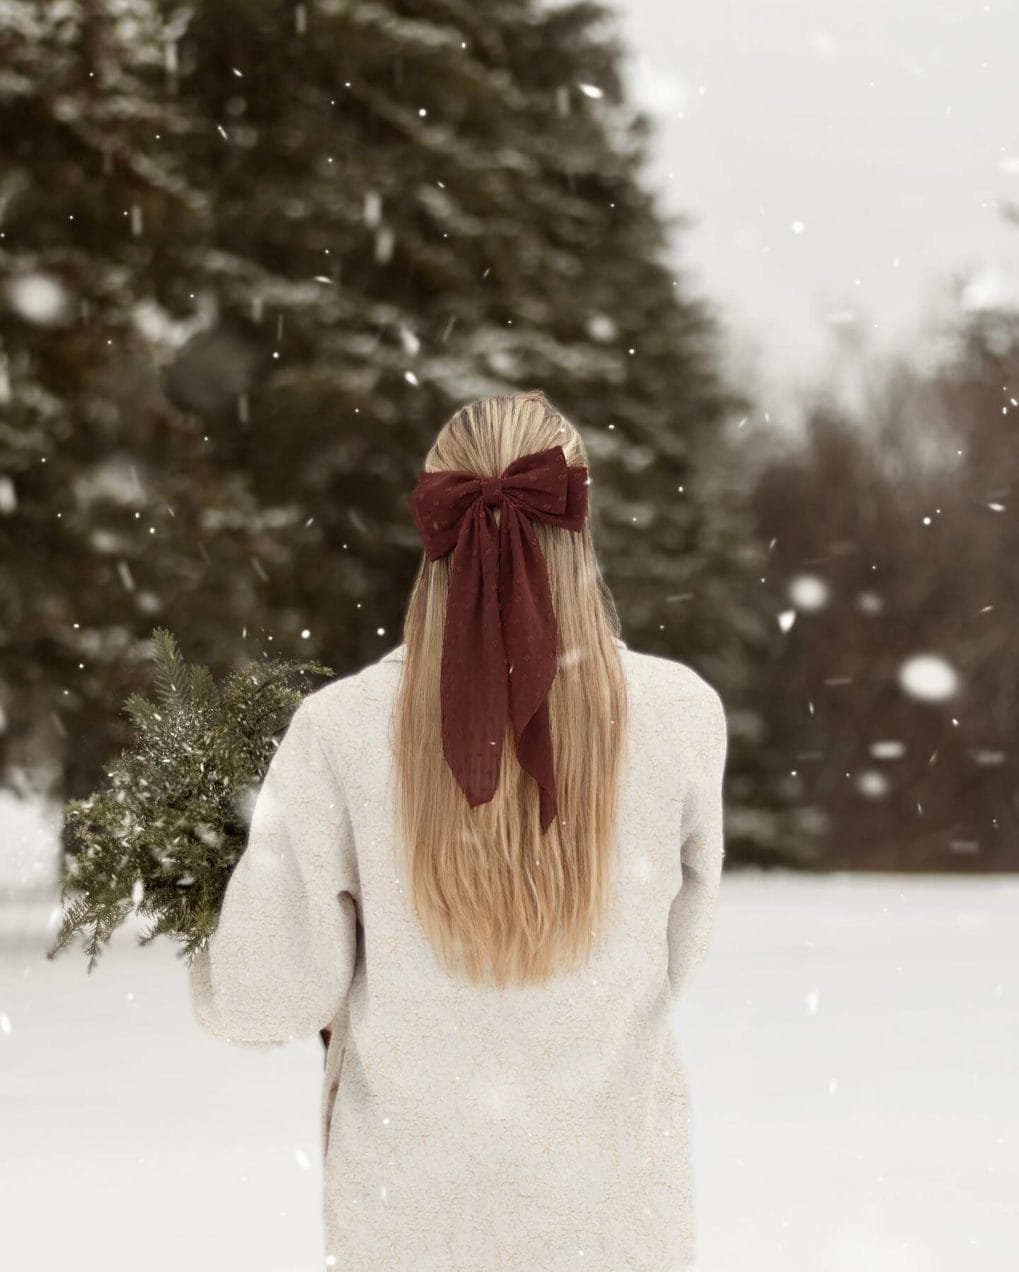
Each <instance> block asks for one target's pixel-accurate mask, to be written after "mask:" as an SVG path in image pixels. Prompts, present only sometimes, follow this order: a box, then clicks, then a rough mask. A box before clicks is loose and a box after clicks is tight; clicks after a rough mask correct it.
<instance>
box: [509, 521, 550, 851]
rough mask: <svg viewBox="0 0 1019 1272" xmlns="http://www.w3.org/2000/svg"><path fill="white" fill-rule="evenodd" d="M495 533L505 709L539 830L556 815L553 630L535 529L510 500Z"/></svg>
mask: <svg viewBox="0 0 1019 1272" xmlns="http://www.w3.org/2000/svg"><path fill="white" fill-rule="evenodd" d="M502 509H503V511H502V517H501V519H500V527H499V532H500V535H501V543H500V551H499V597H500V602H501V610H502V615H503V620H502V621H503V627H502V632H503V640H504V642H505V650H506V657H507V659H508V661H509V667H510V674H509V710H510V717H511V719H512V722H513V732H514V736H515V738H516V751H517V759H518V760H519V761H520V766H521V768H522V769H524V771H525V772H527V773H529V774H530V775H531V777H533V778H534V780H535V781H536V782H537V783H538V787H539V791H540V809H541V829H542V831H543V832H544V831H546V830H547V829H548V827H549V826H550V825H551V823H552V821H553V820H554V819H555V815H556V811H557V801H556V789H555V774H554V765H553V753H552V732H551V727H550V723H549V712H548V701H547V699H548V692H549V690H550V688H551V687H552V680H553V679H554V677H555V673H556V665H557V627H556V619H555V611H554V609H553V607H552V593H551V589H550V587H549V582H548V571H547V567H546V565H545V557H544V554H543V553H542V551H541V547H540V545H539V543H538V538H537V535H536V534H535V533H534V528H533V527H532V525H531V524H530V522H529V521H528V520H527V518H526V517H524V516H521V515H520V514H519V513H518V512H517V510H516V508H514V507H513V504H512V503H511V502H510V501H509V500H505V501H504V502H503V506H502Z"/></svg>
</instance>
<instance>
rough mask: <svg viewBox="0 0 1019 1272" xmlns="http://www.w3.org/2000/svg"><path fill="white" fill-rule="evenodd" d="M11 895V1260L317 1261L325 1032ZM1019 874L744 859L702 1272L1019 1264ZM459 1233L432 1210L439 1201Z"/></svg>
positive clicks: (1, 1049) (164, 955)
mask: <svg viewBox="0 0 1019 1272" xmlns="http://www.w3.org/2000/svg"><path fill="white" fill-rule="evenodd" d="M51 909H52V903H45V904H37V905H35V906H29V905H26V904H25V903H21V904H19V905H13V904H10V903H7V904H2V905H0V1125H2V1127H3V1135H2V1139H3V1152H2V1154H0V1199H2V1201H0V1210H2V1212H3V1217H2V1221H0V1246H2V1254H0V1262H2V1264H3V1266H4V1267H9V1268H12V1269H15V1268H16V1269H18V1272H35V1270H36V1269H39V1270H40V1272H49V1270H50V1269H56V1268H65V1267H67V1268H69V1267H74V1268H75V1269H76V1270H77V1272H93V1270H94V1272H98V1270H99V1269H103V1270H104V1272H136V1269H138V1268H144V1269H145V1272H223V1270H224V1269H227V1268H229V1269H234V1268H237V1269H240V1268H243V1269H246V1272H319V1269H320V1267H321V1264H320V1248H319V1224H320V1220H319V1204H320V1200H319V1189H320V1186H321V1174H320V1166H319V1161H318V1157H317V1153H318V1138H317V1136H318V1098H319V1081H320V1077H321V1070H322V1051H321V1047H320V1044H319V1043H318V1042H317V1041H312V1042H307V1043H301V1044H295V1045H293V1046H291V1047H289V1048H278V1049H275V1050H274V1051H266V1052H256V1051H248V1050H245V1049H243V1048H234V1047H231V1046H230V1044H228V1043H224V1042H220V1041H218V1040H216V1039H214V1038H212V1037H209V1036H208V1035H205V1034H204V1033H202V1032H201V1031H200V1030H199V1029H198V1027H197V1026H196V1025H195V1024H194V1023H193V1020H192V1017H191V1011H190V1002H189V999H188V995H187V984H186V979H185V971H184V965H183V963H181V962H179V961H177V960H176V958H175V953H174V949H173V947H171V946H170V945H169V943H167V942H160V943H156V944H154V945H152V946H150V947H148V948H147V949H145V950H139V949H137V948H135V947H134V946H133V944H132V934H131V932H130V931H123V932H121V933H119V934H118V937H117V938H116V939H115V940H114V942H113V944H112V945H111V946H110V947H109V948H108V949H107V950H106V952H105V953H104V955H103V957H102V959H101V961H100V963H99V965H98V967H97V968H96V970H95V971H94V972H93V973H92V974H91V975H90V976H86V974H85V959H84V956H83V955H82V954H81V953H80V951H79V950H78V949H77V948H73V949H70V950H66V951H64V952H63V953H62V954H61V955H60V956H58V958H57V959H56V960H54V961H53V962H47V960H46V959H45V958H44V957H42V955H41V950H42V949H43V948H45V944H46V939H47V937H46V925H47V920H48V918H49V916H50V911H51ZM1017 916H1019V878H1012V879H1003V878H998V879H995V878H984V879H979V878H974V879H961V878H950V877H937V878H913V877H909V878H907V877H903V876H873V875H871V876H844V875H835V876H830V877H827V878H823V879H811V878H805V877H799V876H795V875H788V874H785V873H782V874H774V875H763V876H762V875H758V874H756V873H754V874H742V873H741V874H735V873H731V874H727V875H726V876H725V879H724V881H723V890H722V899H721V903H720V908H719V915H718V925H717V928H716V936H715V944H714V947H713V949H712V952H711V956H710V959H709V961H708V962H707V963H706V964H705V965H704V966H703V967H702V968H701V969H700V972H699V974H698V977H697V979H696V981H695V982H692V983H691V986H690V990H689V994H688V997H687V999H686V1001H685V1002H684V1003H683V1004H682V1006H681V1008H680V1010H679V1013H678V1016H677V1028H678V1029H679V1030H680V1034H681V1038H682V1043H681V1045H682V1048H683V1055H684V1059H685V1062H686V1066H687V1070H688V1073H689V1077H690V1082H691V1088H692V1098H693V1106H694V1119H695V1145H696V1172H697V1191H698V1211H699V1216H700V1245H701V1251H700V1253H701V1259H700V1263H699V1272H1006V1269H1007V1270H1008V1272H1011V1270H1012V1269H1013V1268H1015V1267H1016V1266H1017V1257H1019V1256H1017V1252H1016V1251H1017V1244H1019V1240H1017V1238H1019V1114H1017V1108H1019V1094H1017V1090H1019V1082H1017V1079H1019V1071H1017V1056H1019V978H1017V975H1016V968H1017V959H1019V922H1017ZM436 1222H437V1223H438V1222H441V1216H436Z"/></svg>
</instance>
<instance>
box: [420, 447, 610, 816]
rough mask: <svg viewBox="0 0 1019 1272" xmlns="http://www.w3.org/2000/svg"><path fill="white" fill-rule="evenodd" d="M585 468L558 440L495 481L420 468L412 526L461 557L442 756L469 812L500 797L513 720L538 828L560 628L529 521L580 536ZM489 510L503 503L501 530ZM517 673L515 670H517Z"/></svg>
mask: <svg viewBox="0 0 1019 1272" xmlns="http://www.w3.org/2000/svg"><path fill="white" fill-rule="evenodd" d="M587 477H588V470H587V468H586V467H585V466H583V465H569V464H567V462H566V456H565V454H564V452H563V448H562V447H561V446H552V447H549V448H548V449H546V450H541V451H535V452H533V453H532V454H530V455H524V456H522V457H521V458H520V459H516V460H514V461H513V463H512V464H510V465H509V466H508V467H507V468H506V469H505V470H504V471H503V472H502V474H501V475H500V476H498V477H489V476H485V477H479V476H478V475H477V474H475V473H468V472H463V471H461V470H447V471H444V472H436V473H420V474H419V475H418V481H417V484H416V486H415V488H414V492H413V495H412V507H413V514H414V522H415V525H416V526H417V529H418V532H419V534H420V535H421V538H422V541H423V542H424V546H425V552H426V554H427V556H428V557H429V559H430V560H436V559H438V558H439V557H441V556H444V555H445V554H446V553H447V552H449V551H452V552H453V562H452V568H451V571H450V580H449V595H448V598H447V604H446V622H445V627H444V629H443V646H442V671H441V689H440V692H441V698H442V745H443V754H444V755H445V757H446V761H447V763H448V764H449V766H450V768H451V769H452V771H453V774H454V776H455V777H456V779H457V782H458V783H459V785H460V787H461V789H462V790H463V792H464V794H465V795H466V796H467V800H468V802H469V803H470V805H471V806H472V807H475V806H477V805H478V804H485V803H487V802H488V801H489V800H490V799H491V798H492V796H493V795H494V794H495V788H496V784H497V782H498V779H499V768H500V764H501V760H502V748H503V741H504V736H505V732H506V723H507V718H508V719H509V721H510V723H511V725H512V728H513V734H514V738H515V741H516V751H517V758H518V759H519V761H520V765H521V767H522V768H523V769H524V770H525V772H527V773H530V774H531V776H532V777H533V778H534V779H535V781H536V782H537V783H538V786H539V790H540V818H541V829H542V831H546V830H547V829H548V827H549V826H550V825H551V823H552V821H553V820H554V819H555V815H556V793H555V776H554V772H553V755H552V736H551V731H550V728H549V716H548V692H549V689H550V688H551V685H552V681H553V679H554V677H555V672H556V665H557V654H556V651H557V646H558V632H557V625H556V619H555V613H554V610H553V608H552V593H551V589H550V587H549V581H548V570H547V567H546V564H545V557H544V554H543V553H542V551H541V546H540V544H539V543H538V538H537V535H536V534H535V532H534V527H533V525H532V522H533V521H544V522H546V523H548V524H550V525H557V526H560V527H561V528H563V529H566V530H573V531H579V530H580V529H582V527H583V525H584V520H585V518H586V516H587ZM486 508H500V509H501V516H500V519H499V525H498V528H496V526H495V525H494V524H493V521H492V519H491V518H490V517H489V516H488V515H487V512H486ZM511 669H512V670H511Z"/></svg>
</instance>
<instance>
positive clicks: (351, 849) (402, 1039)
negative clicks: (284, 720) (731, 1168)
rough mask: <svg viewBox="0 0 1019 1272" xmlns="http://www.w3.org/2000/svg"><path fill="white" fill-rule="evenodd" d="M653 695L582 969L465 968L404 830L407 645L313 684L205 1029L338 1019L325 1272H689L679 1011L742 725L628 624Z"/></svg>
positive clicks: (641, 705)
mask: <svg viewBox="0 0 1019 1272" xmlns="http://www.w3.org/2000/svg"><path fill="white" fill-rule="evenodd" d="M618 643H619V645H620V648H621V656H622V659H623V665H624V668H625V671H626V675H627V683H628V686H629V693H630V714H631V723H630V735H629V751H628V757H627V761H626V765H625V768H624V772H623V786H622V789H621V809H620V816H621V823H620V824H621V826H622V827H623V833H622V836H621V840H620V843H619V859H618V884H617V886H616V888H615V890H614V892H613V902H612V911H611V922H610V923H609V925H608V935H607V937H606V939H605V941H604V944H603V946H602V948H601V949H600V951H599V952H598V954H597V955H596V957H595V958H594V959H593V961H592V962H591V963H590V964H589V965H588V966H587V967H586V968H585V969H584V970H583V971H581V972H578V973H575V974H570V975H561V976H559V977H558V978H557V979H556V980H555V981H553V982H552V983H551V984H550V985H546V986H545V987H543V988H539V987H533V986H531V987H517V988H513V989H511V990H502V991H500V990H497V989H494V988H491V987H482V988H478V987H469V986H467V984H466V983H460V982H454V981H453V979H452V978H450V977H449V976H447V974H446V973H445V972H444V971H443V970H442V969H441V968H440V966H439V963H438V962H437V960H436V958H435V957H434V955H433V953H432V951H431V948H430V946H429V945H428V944H427V942H426V940H425V938H424V936H423V934H422V933H421V931H420V929H419V926H418V923H417V920H416V918H415V917H414V915H413V912H412V910H411V908H410V904H409V900H408V892H407V888H406V885H405V882H404V880H403V878H402V877H401V873H400V870H399V869H398V868H397V864H396V855H395V853H394V846H393V843H392V842H391V835H390V830H389V827H390V825H391V819H392V801H393V798H394V785H395V781H394V769H393V761H392V758H391V752H390V746H389V727H390V715H391V711H392V707H393V702H394V695H395V692H396V689H397V685H398V682H399V677H400V673H401V669H402V662H403V655H404V647H403V646H402V645H401V646H398V647H397V648H396V649H394V650H392V651H391V652H390V653H388V654H386V655H385V657H383V658H381V659H379V661H378V662H376V663H373V664H371V665H370V666H368V667H366V668H365V669H364V670H362V671H361V672H359V673H357V674H355V675H351V676H347V677H345V678H343V679H341V680H336V681H333V682H331V683H329V684H327V685H325V686H324V687H322V688H320V689H318V690H316V691H314V692H312V693H311V694H310V695H309V696H308V697H307V698H305V700H304V701H303V702H302V703H301V705H300V706H299V708H298V709H297V711H296V713H295V714H294V717H293V720H292V722H291V724H290V726H289V728H288V730H287V732H286V734H285V735H284V738H283V741H282V742H281V744H280V747H279V749H278V751H277V752H276V754H275V755H274V756H273V760H272V764H271V765H270V768H269V772H268V773H267V775H266V778H265V781H264V783H263V785H262V789H261V791H260V793H259V796H258V799H257V802H256V804H255V809H254V814H253V819H252V824H251V827H250V835H249V841H248V846H247V849H246V851H245V852H244V854H243V855H242V857H241V858H240V860H239V862H238V863H237V866H236V868H235V870H234V872H233V874H232V876H231V878H230V883H229V886H228V888H227V891H226V895H225V898H224V903H223V910H222V914H221V918H220V921H219V926H218V928H217V930H216V933H215V935H214V936H213V938H212V940H211V941H210V943H209V945H208V948H207V949H206V950H204V951H202V952H201V953H200V954H199V955H197V957H196V958H195V961H194V962H193V963H192V965H191V970H190V983H191V992H192V1001H193V1004H194V1008H195V1013H196V1016H197V1018H198V1020H199V1022H200V1023H201V1024H202V1025H203V1026H204V1027H205V1028H206V1029H208V1030H209V1031H211V1032H212V1033H214V1034H216V1035H217V1036H219V1037H222V1038H226V1039H228V1040H231V1041H234V1042H236V1043H240V1044H246V1045H249V1046H252V1045H253V1046H273V1045H279V1044H281V1043H284V1042H287V1041H290V1040H292V1039H301V1038H309V1037H314V1036H315V1035H316V1034H317V1033H318V1031H319V1030H320V1029H322V1028H323V1027H329V1028H331V1029H332V1039H331V1043H330V1047H329V1051H328V1054H327V1056H326V1070H325V1080H324V1083H323V1090H322V1106H321V1107H322V1119H321V1136H322V1151H323V1154H324V1163H323V1164H324V1198H323V1218H324V1228H325V1254H326V1259H325V1265H324V1266H325V1267H326V1268H337V1269H340V1270H341V1272H353V1270H356V1272H362V1270H367V1269H380V1268H381V1269H401V1270H406V1272H411V1270H413V1272H457V1270H458V1269H470V1272H497V1270H498V1272H502V1270H503V1269H506V1268H523V1269H527V1270H528V1272H536V1270H538V1269H550V1270H552V1272H559V1270H560V1269H563V1270H565V1269H571V1270H572V1269H588V1270H589V1272H595V1270H597V1272H621V1269H626V1268H637V1269H647V1270H648V1272H652V1270H653V1272H680V1270H681V1269H686V1268H690V1267H692V1266H693V1258H694V1191H693V1172H692V1160H691V1158H692V1154H691V1150H692V1122H691V1110H690V1100H689V1091H688V1086H687V1082H686V1079H685V1076H684V1071H683V1065H682V1060H681V1056H680V1050H679V1043H678V1040H677V1037H676V1034H675V1032H674V1025H673V1007H674V1006H675V1004H676V1002H677V1001H678V999H679V997H680V995H681V994H682V992H683V989H684V986H685V985H686V984H687V979H688V977H689V975H690V972H691V970H692V969H693V967H694V966H695V965H696V964H697V963H698V962H699V961H700V960H701V959H702V958H703V957H704V955H705V953H706V951H707V949H708V945H709V941H710V936H711V928H712V922H713V915H714V910H715V904H716V899H717V893H718V887H719V882H720V875H721V869H722V858H723V854H724V849H723V829H722V822H723V816H722V777H723V771H724V766H725V759H726V745H727V741H726V722H725V715H724V711H723V706H722V703H721V700H720V698H719V696H718V694H717V693H716V691H715V690H714V689H713V688H712V687H711V686H710V685H709V684H708V683H707V682H706V681H705V680H704V679H702V678H701V677H700V676H699V675H698V674H697V673H695V672H694V671H693V670H692V669H690V668H689V667H687V666H685V665H684V664H682V663H678V662H674V661H672V660H668V659H664V658H659V657H655V656H651V655H647V654H641V653H638V652H636V651H634V650H630V649H628V648H627V647H626V645H625V644H624V643H623V642H622V641H620V642H618Z"/></svg>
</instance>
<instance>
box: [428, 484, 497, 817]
mask: <svg viewBox="0 0 1019 1272" xmlns="http://www.w3.org/2000/svg"><path fill="white" fill-rule="evenodd" d="M498 570H499V563H498V545H497V540H496V537H495V529H494V527H493V526H492V525H491V524H490V523H489V519H488V517H487V515H486V512H485V509H484V507H483V506H482V505H481V504H480V503H478V504H477V505H475V507H474V508H473V509H472V510H471V511H470V512H469V513H468V514H467V524H465V525H464V527H463V533H462V534H461V536H460V541H459V543H458V545H457V548H456V551H455V552H454V554H453V564H452V569H451V572H450V580H449V595H448V598H447V602H446V623H445V627H444V630H443V646H442V674H441V695H442V749H443V754H444V755H445V757H446V762H447V763H448V764H449V767H450V768H451V769H452V771H453V775H454V777H455V778H456V780H457V782H458V783H459V785H460V788H461V790H462V791H463V792H464V794H465V795H466V796H467V800H468V803H469V804H470V805H471V807H475V806H477V805H478V804H484V803H487V802H488V800H490V799H491V798H492V796H493V795H494V794H495V788H496V784H497V782H498V780H499V768H500V764H501V760H502V747H503V738H504V736H505V732H506V713H507V710H508V705H509V702H508V687H507V683H506V649H505V646H504V644H503V634H502V627H501V625H500V622H499V577H498ZM479 579H480V580H481V587H480V588H479V587H478V586H477V581H478V580H479Z"/></svg>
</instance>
